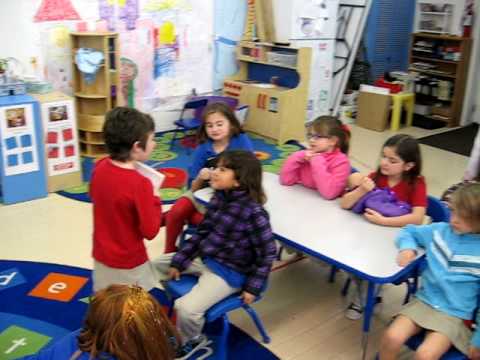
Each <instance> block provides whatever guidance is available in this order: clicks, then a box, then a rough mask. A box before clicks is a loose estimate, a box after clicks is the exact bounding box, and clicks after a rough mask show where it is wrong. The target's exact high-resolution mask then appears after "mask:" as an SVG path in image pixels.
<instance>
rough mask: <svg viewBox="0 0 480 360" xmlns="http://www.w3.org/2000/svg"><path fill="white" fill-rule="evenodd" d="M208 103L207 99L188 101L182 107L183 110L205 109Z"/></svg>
mask: <svg viewBox="0 0 480 360" xmlns="http://www.w3.org/2000/svg"><path fill="white" fill-rule="evenodd" d="M207 103H208V100H207V99H199V100H195V99H194V100H189V101H187V102H186V103H185V105H183V108H184V109H185V110H186V109H197V108H200V107H205V106H206V105H207Z"/></svg>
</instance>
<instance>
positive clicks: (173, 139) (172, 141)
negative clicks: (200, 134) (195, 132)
mask: <svg viewBox="0 0 480 360" xmlns="http://www.w3.org/2000/svg"><path fill="white" fill-rule="evenodd" d="M177 132H178V126H177V127H176V128H175V130H173V136H172V140H170V148H169V150H171V149H172V147H173V143H174V142H175V139H176V138H177Z"/></svg>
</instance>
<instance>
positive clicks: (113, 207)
mask: <svg viewBox="0 0 480 360" xmlns="http://www.w3.org/2000/svg"><path fill="white" fill-rule="evenodd" d="M90 196H91V198H92V202H93V254H92V255H93V257H94V259H95V260H97V261H100V262H101V263H103V264H105V265H107V266H110V267H113V268H119V269H131V268H134V267H136V266H139V265H141V264H143V263H145V262H146V261H147V260H148V256H147V251H146V248H145V245H144V243H143V239H144V238H147V239H149V240H151V239H153V238H154V237H155V236H156V235H157V233H158V231H159V230H160V224H161V217H162V204H161V202H160V199H159V198H158V197H156V196H154V194H153V188H152V184H151V182H150V180H148V179H147V178H146V177H144V176H142V175H140V173H138V172H137V171H136V170H133V169H124V168H121V167H118V166H116V165H114V164H113V163H112V161H111V160H110V158H104V159H101V160H99V161H98V162H97V163H96V165H95V169H94V171H93V174H92V180H91V182H90Z"/></svg>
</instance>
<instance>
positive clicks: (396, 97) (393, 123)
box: [390, 93, 415, 131]
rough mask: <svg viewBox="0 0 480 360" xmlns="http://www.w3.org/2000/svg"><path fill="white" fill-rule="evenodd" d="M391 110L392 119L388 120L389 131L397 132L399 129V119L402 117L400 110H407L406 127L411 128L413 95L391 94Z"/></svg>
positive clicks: (413, 105) (413, 104)
mask: <svg viewBox="0 0 480 360" xmlns="http://www.w3.org/2000/svg"><path fill="white" fill-rule="evenodd" d="M390 97H391V98H392V103H393V109H392V118H391V119H390V130H392V131H397V130H398V129H400V118H401V116H402V108H403V107H404V106H405V108H406V109H407V126H412V121H413V109H414V107H415V94H414V93H398V94H391V95H390Z"/></svg>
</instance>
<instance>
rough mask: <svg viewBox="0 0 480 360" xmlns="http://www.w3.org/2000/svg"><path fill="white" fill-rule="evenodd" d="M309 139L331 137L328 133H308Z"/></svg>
mask: <svg viewBox="0 0 480 360" xmlns="http://www.w3.org/2000/svg"><path fill="white" fill-rule="evenodd" d="M306 136H307V140H320V139H330V136H328V135H319V134H311V133H307V134H306Z"/></svg>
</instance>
